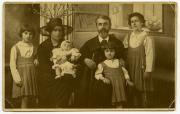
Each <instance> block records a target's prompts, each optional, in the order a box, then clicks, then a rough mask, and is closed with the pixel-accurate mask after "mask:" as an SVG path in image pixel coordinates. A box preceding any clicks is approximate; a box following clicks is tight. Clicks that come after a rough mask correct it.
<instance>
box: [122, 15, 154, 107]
mask: <svg viewBox="0 0 180 114" xmlns="http://www.w3.org/2000/svg"><path fill="white" fill-rule="evenodd" d="M128 23H129V25H130V27H131V28H132V32H131V34H130V35H127V37H126V38H125V40H124V42H123V43H124V46H125V48H128V53H127V67H128V72H129V75H130V77H131V80H132V81H133V83H134V88H133V93H131V94H130V95H131V96H130V97H131V98H132V101H133V102H132V105H133V107H137V108H141V107H149V106H148V105H149V101H150V100H149V98H150V93H152V91H153V83H152V76H151V72H152V70H153V61H154V47H153V45H154V44H153V40H152V38H151V37H149V36H148V33H147V32H146V31H145V30H143V27H144V25H145V19H144V16H143V15H142V14H140V13H132V14H130V15H129V19H128Z"/></svg>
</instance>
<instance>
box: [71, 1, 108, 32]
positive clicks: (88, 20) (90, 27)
mask: <svg viewBox="0 0 180 114" xmlns="http://www.w3.org/2000/svg"><path fill="white" fill-rule="evenodd" d="M108 12H109V8H108V4H74V27H75V31H96V24H95V19H96V18H97V16H98V15H100V14H101V15H108Z"/></svg>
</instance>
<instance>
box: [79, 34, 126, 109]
mask: <svg viewBox="0 0 180 114" xmlns="http://www.w3.org/2000/svg"><path fill="white" fill-rule="evenodd" d="M108 42H114V43H115V44H116V45H117V46H118V47H117V52H116V53H117V58H124V57H123V55H124V47H123V44H122V42H121V41H120V40H118V39H117V38H115V36H114V35H109V41H108ZM80 52H81V54H82V57H81V59H80V60H81V61H82V64H81V65H82V66H81V68H80V78H79V90H78V98H77V102H78V107H90V108H92V107H94V108H95V107H107V106H97V105H98V103H97V102H96V103H92V102H94V98H96V99H97V98H98V97H96V96H95V97H93V95H92V91H91V89H92V88H93V86H94V82H95V81H97V80H95V78H94V73H95V69H94V70H91V69H89V68H88V67H87V66H86V65H85V64H84V59H85V58H89V59H92V60H93V61H95V63H96V65H98V64H99V63H100V62H102V61H103V60H105V56H104V52H103V51H102V48H101V43H100V42H99V39H98V36H96V37H94V38H92V39H90V40H88V41H87V42H86V43H85V44H84V45H83V46H82V47H81V49H80ZM100 85H103V82H102V81H101V84H100ZM100 102H101V101H100Z"/></svg>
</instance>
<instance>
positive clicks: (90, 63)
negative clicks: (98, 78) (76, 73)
mask: <svg viewBox="0 0 180 114" xmlns="http://www.w3.org/2000/svg"><path fill="white" fill-rule="evenodd" d="M84 63H85V64H86V65H87V66H88V67H89V68H90V69H95V68H96V63H95V62H94V61H93V60H92V59H88V58H85V59H84Z"/></svg>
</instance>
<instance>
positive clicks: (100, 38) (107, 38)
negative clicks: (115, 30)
mask: <svg viewBox="0 0 180 114" xmlns="http://www.w3.org/2000/svg"><path fill="white" fill-rule="evenodd" d="M98 39H99V42H100V43H101V42H102V41H103V40H106V41H107V42H108V41H109V36H107V37H106V38H104V39H103V38H102V37H101V36H98Z"/></svg>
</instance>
